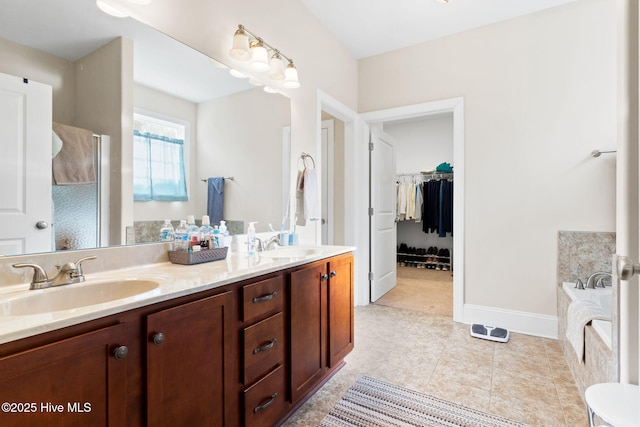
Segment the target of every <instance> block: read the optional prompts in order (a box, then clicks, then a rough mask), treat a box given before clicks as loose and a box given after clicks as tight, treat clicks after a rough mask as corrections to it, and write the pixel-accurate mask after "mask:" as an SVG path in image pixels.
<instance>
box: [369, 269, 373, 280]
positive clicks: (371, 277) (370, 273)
mask: <svg viewBox="0 0 640 427" xmlns="http://www.w3.org/2000/svg"><path fill="white" fill-rule="evenodd" d="M369 280H373V271H370V272H369Z"/></svg>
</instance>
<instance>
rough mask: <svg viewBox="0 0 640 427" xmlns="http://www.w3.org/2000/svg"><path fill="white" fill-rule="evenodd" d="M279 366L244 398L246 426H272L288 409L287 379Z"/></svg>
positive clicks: (247, 390)
mask: <svg viewBox="0 0 640 427" xmlns="http://www.w3.org/2000/svg"><path fill="white" fill-rule="evenodd" d="M284 373H285V372H284V368H283V367H282V366H279V367H278V368H277V369H276V370H274V371H273V372H271V373H270V374H269V375H267V376H266V377H264V378H263V379H261V380H260V381H258V382H257V383H255V384H254V385H252V386H251V387H249V388H248V389H246V390H245V391H244V393H243V397H244V424H245V425H247V426H251V427H263V426H264V427H267V426H272V425H273V424H274V423H275V422H276V421H277V420H279V419H280V417H281V416H282V415H283V414H284V411H285V409H286V401H285V395H284V394H285V389H286V379H285V375H284Z"/></svg>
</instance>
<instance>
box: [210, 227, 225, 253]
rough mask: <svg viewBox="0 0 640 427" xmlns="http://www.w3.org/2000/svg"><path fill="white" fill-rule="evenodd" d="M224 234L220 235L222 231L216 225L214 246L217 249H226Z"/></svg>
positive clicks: (214, 228)
mask: <svg viewBox="0 0 640 427" xmlns="http://www.w3.org/2000/svg"><path fill="white" fill-rule="evenodd" d="M222 239H223V237H222V233H220V229H219V228H218V226H217V225H216V226H215V227H213V244H214V246H215V247H216V248H222V247H224V243H223V240H222Z"/></svg>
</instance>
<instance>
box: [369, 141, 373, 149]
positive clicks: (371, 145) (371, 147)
mask: <svg viewBox="0 0 640 427" xmlns="http://www.w3.org/2000/svg"><path fill="white" fill-rule="evenodd" d="M369 151H373V142H370V143H369Z"/></svg>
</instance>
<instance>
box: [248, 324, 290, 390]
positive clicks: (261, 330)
mask: <svg viewBox="0 0 640 427" xmlns="http://www.w3.org/2000/svg"><path fill="white" fill-rule="evenodd" d="M284 328H285V325H284V314H282V313H278V314H276V315H273V316H271V317H269V318H267V319H265V320H263V321H261V322H258V323H256V324H255V325H252V326H249V327H248V328H245V329H244V330H243V337H244V340H243V342H244V384H249V383H251V382H252V381H253V380H255V379H256V378H258V377H259V376H261V375H264V374H265V373H266V372H268V371H269V370H271V369H272V368H273V367H274V366H276V365H277V364H279V363H282V361H283V360H284V355H285V345H284Z"/></svg>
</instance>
